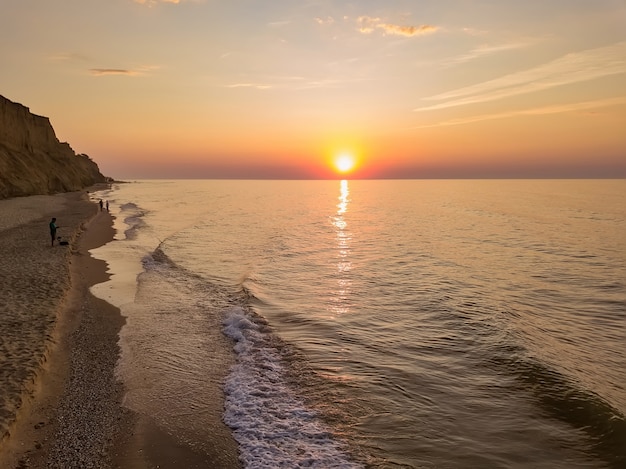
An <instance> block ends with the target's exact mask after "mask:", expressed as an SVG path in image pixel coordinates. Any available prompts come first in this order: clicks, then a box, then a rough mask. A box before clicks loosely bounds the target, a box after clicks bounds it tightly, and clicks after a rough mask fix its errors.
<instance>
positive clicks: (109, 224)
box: [0, 186, 241, 469]
mask: <svg viewBox="0 0 626 469" xmlns="http://www.w3.org/2000/svg"><path fill="white" fill-rule="evenodd" d="M101 189H102V188H101V187H97V186H96V187H92V188H90V191H98V190H101ZM90 198H91V194H88V193H85V192H80V193H69V194H60V195H57V196H34V198H31V199H30V200H26V199H28V198H20V199H9V200H4V201H0V209H3V213H7V214H9V212H10V211H12V212H13V218H15V220H14V221H13V222H7V221H4V223H5V225H8V226H3V225H2V223H3V222H2V221H0V242H2V241H6V240H18V241H20V243H22V244H20V243H18V246H17V248H16V249H14V250H13V251H12V252H13V255H12V256H11V257H12V259H10V261H11V263H19V262H20V261H21V260H22V259H20V257H21V256H20V252H21V251H23V250H24V249H26V250H29V251H34V252H33V253H32V257H31V258H28V259H25V265H26V266H27V267H28V268H27V269H26V271H25V272H21V271H18V272H16V273H15V275H16V276H17V277H19V278H20V279H21V281H22V284H20V286H21V287H22V289H25V291H26V292H27V293H28V294H27V295H25V297H28V298H30V297H31V296H33V299H32V302H33V304H37V305H38V306H39V308H40V309H41V311H42V312H41V316H42V317H43V319H41V318H40V317H39V316H36V317H35V318H34V319H33V318H30V317H28V318H26V319H28V321H24V326H23V327H24V328H26V329H28V330H30V329H29V328H33V327H35V326H36V325H37V324H38V323H39V322H41V321H43V323H44V324H47V327H48V328H47V329H45V330H43V331H41V333H40V335H39V336H37V337H40V340H41V344H40V345H41V347H43V348H42V349H41V350H39V349H37V348H36V347H35V348H34V349H32V350H31V349H30V348H29V347H33V343H34V342H36V340H34V339H32V338H30V340H31V341H30V342H27V339H24V340H23V341H22V343H20V342H18V343H17V344H16V345H15V346H14V348H16V349H19V348H20V347H26V349H27V350H28V351H29V352H30V353H32V354H33V355H34V356H38V355H41V356H40V358H39V359H38V361H37V363H36V365H33V363H29V364H28V366H26V365H25V366H24V367H25V369H26V370H27V373H28V374H30V378H29V379H30V381H28V379H27V380H26V381H27V382H28V383H29V384H28V385H25V386H23V387H22V388H21V389H20V392H21V394H20V395H19V396H18V395H16V393H15V392H13V394H11V395H10V396H9V397H10V398H11V399H13V400H15V401H16V402H18V404H17V407H18V409H17V411H16V412H15V415H14V416H13V420H12V421H10V423H9V425H8V427H7V432H6V434H5V435H4V436H5V437H4V438H2V434H1V433H0V467H3V468H7V469H26V468H29V469H43V468H59V469H61V468H63V469H69V468H84V467H92V468H132V469H135V468H136V469H147V468H154V467H160V468H176V467H188V468H195V467H197V468H204V467H225V468H226V467H232V468H237V467H241V465H240V462H239V461H238V455H237V454H236V453H237V452H236V449H235V450H234V453H233V452H231V451H227V452H226V453H224V451H223V448H220V446H219V445H216V446H213V445H211V446H213V450H211V451H210V453H211V454H205V453H204V452H202V453H198V452H196V451H194V450H193V449H192V448H189V447H188V446H186V445H185V444H183V443H181V442H178V441H177V438H176V436H175V435H170V434H169V433H167V432H166V431H164V430H162V429H161V428H159V426H158V425H157V424H156V423H155V422H154V421H153V420H152V418H151V417H150V416H144V415H139V414H136V413H135V412H133V411H131V410H129V409H127V408H125V407H124V406H123V397H124V386H123V384H122V383H121V382H120V381H118V380H117V378H116V375H115V369H116V365H117V362H118V360H119V357H120V348H119V344H118V342H119V332H120V330H121V328H122V327H123V325H124V324H125V321H126V320H125V318H124V317H123V316H122V314H121V311H120V310H119V309H118V308H117V307H115V306H113V305H111V304H110V303H107V302H106V301H105V300H102V299H100V298H97V297H95V296H94V295H93V294H92V293H91V291H90V287H91V286H92V285H95V284H98V283H102V282H105V281H107V280H108V279H109V278H110V275H109V273H108V270H107V269H108V265H107V263H106V262H105V261H103V260H99V259H96V258H94V257H93V256H92V255H91V254H90V252H89V250H91V249H95V248H97V247H99V246H102V245H104V244H107V243H109V242H111V241H114V239H115V238H114V237H115V230H114V229H113V220H114V218H113V216H111V214H110V213H108V212H106V211H100V210H99V208H98V204H97V202H96V200H90ZM31 205H32V206H33V207H37V210H35V211H34V212H33V213H30V212H29V210H31V208H32V207H31ZM25 206H27V208H26V209H25V208H24V207H25ZM11 207H12V208H11ZM9 208H11V210H9ZM5 209H6V210H5ZM20 213H21V214H24V213H26V214H27V216H26V218H27V219H24V220H23V219H20V215H19V214H20ZM52 216H55V217H57V219H58V220H59V223H60V224H61V226H62V227H63V228H62V231H61V234H62V235H63V237H64V239H68V238H69V246H59V245H58V244H57V245H55V246H54V247H53V248H51V247H50V245H49V237H47V236H48V233H47V223H48V221H49V219H50V217H52ZM9 218H10V217H9ZM11 223H13V225H11ZM42 227H43V228H42ZM68 230H71V235H70V234H69V232H68ZM33 233H37V234H38V236H39V238H38V239H37V243H39V244H41V245H38V247H37V249H34V248H33V247H32V245H33V240H32V239H29V236H34V235H33ZM41 233H43V234H41ZM45 243H47V245H46V244H45ZM52 256H54V257H53V260H54V263H53V264H52V265H50V263H49V262H50V258H51V257H52ZM5 261H6V259H5ZM1 262H2V260H0V263H1ZM0 267H3V266H2V265H0ZM21 277H25V278H21ZM42 278H43V279H44V280H45V281H43V282H41V283H44V284H45V283H46V282H48V281H49V282H50V283H51V285H50V286H49V288H50V291H54V292H55V293H54V295H51V296H52V299H51V301H47V302H46V301H44V302H43V304H42V301H41V297H40V296H38V295H33V290H36V289H37V287H38V284H37V282H38V281H40V279H42ZM1 280H3V278H0V284H1V283H2V282H1ZM14 287H16V286H15V285H8V284H7V285H5V287H4V290H9V289H11V288H14ZM9 291H11V290H9ZM0 293H3V287H2V286H1V285H0ZM47 293H49V291H47ZM8 299H9V302H10V299H11V298H9V297H8ZM14 306H15V308H16V309H19V310H20V311H22V310H26V309H28V307H30V305H23V304H21V303H19V302H18V304H17V305H14ZM0 308H2V305H0ZM2 320H3V318H1V317H0V332H2V331H3V329H6V327H5V326H3V324H2ZM34 325H35V326H34ZM11 340H13V341H16V340H17V339H16V338H11V337H8V339H7V337H0V345H2V346H3V347H2V348H3V349H7V343H9V346H10V342H11ZM0 351H1V350H0ZM2 359H3V357H2V356H0V360H2ZM4 359H5V362H9V361H10V360H11V359H12V356H11V355H10V354H9V355H8V356H7V357H4ZM0 364H2V363H1V362H0ZM9 371H11V370H9ZM4 374H10V373H4ZM0 378H2V376H1V375H0ZM2 384H3V382H2V381H0V389H2V388H3V386H2ZM0 410H2V408H0ZM2 417H3V414H1V413H0V418H2ZM5 420H6V419H5ZM2 423H3V421H2V420H0V424H2ZM220 423H221V422H220ZM216 424H217V422H216ZM2 428H3V426H2V425H0V431H1V430H2Z"/></svg>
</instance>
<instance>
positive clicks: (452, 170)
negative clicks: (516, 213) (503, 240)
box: [0, 0, 626, 179]
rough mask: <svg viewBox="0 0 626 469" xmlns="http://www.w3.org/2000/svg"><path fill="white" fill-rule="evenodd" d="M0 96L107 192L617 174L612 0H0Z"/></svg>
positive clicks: (620, 125)
mask: <svg viewBox="0 0 626 469" xmlns="http://www.w3.org/2000/svg"><path fill="white" fill-rule="evenodd" d="M0 95H2V96H4V97H6V98H8V99H10V100H11V101H15V102H19V103H21V104H23V105H25V106H27V107H28V108H30V110H31V112H33V113H34V114H38V115H43V116H46V117H49V118H50V121H51V123H52V126H53V127H54V129H55V132H56V135H57V137H58V138H59V140H60V141H62V142H68V143H69V144H70V145H71V147H72V148H73V149H74V151H75V152H77V153H86V154H88V155H89V156H90V157H91V158H92V159H93V160H94V161H96V163H97V164H98V166H99V167H100V169H101V171H102V173H103V174H105V175H107V176H110V177H114V178H118V179H125V178H126V179H128V178H270V179H271V178H291V179H301V178H305V179H306V178H337V177H342V178H346V177H350V178H498V177H499V178H515V177H520V178H528V177H531V178H534V177H541V178H550V177H622V178H623V177H626V1H625V0H524V1H519V0H515V1H513V0H436V1H435V0H430V1H426V0H376V1H374V0H360V1H356V0H355V1H341V0H302V1H294V0H272V1H270V0H266V1H260V0H257V1H252V0H227V1H226V0H219V1H218V0H54V1H51V0H0ZM341 155H343V158H344V160H343V161H344V162H345V161H347V160H349V159H352V160H353V161H354V167H353V168H350V169H347V168H344V169H345V170H346V171H349V172H347V173H344V174H342V173H340V172H339V170H338V169H337V168H335V165H334V163H333V162H334V161H335V160H336V159H337V158H339V157H340V156H341ZM346 166H350V165H349V164H348V165H346Z"/></svg>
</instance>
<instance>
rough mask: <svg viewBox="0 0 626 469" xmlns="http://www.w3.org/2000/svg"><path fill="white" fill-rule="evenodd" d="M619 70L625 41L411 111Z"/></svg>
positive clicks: (624, 69)
mask: <svg viewBox="0 0 626 469" xmlns="http://www.w3.org/2000/svg"><path fill="white" fill-rule="evenodd" d="M622 73H626V42H619V43H616V44H612V45H610V46H606V47H600V48H597V49H589V50H585V51H581V52H575V53H571V54H567V55H565V56H563V57H561V58H559V59H556V60H553V61H552V62H548V63H546V64H544V65H540V66H538V67H534V68H531V69H528V70H523V71H521V72H517V73H512V74H509V75H505V76H503V77H500V78H496V79H494V80H489V81H486V82H483V83H479V84H476V85H472V86H467V87H464V88H460V89H457V90H453V91H449V92H447V93H441V94H438V95H435V96H430V97H428V98H425V100H427V101H441V102H440V103H438V104H433V105H430V106H423V107H418V108H416V109H414V111H430V110H435V109H444V108H450V107H456V106H463V105H468V104H476V103H483V102H487V101H494V100H498V99H504V98H508V97H511V96H516V95H520V94H526V93H532V92H535V91H541V90H546V89H549V88H554V87H557V86H563V85H569V84H572V83H578V82H582V81H589V80H594V79H597V78H602V77H606V76H609V75H616V74H622Z"/></svg>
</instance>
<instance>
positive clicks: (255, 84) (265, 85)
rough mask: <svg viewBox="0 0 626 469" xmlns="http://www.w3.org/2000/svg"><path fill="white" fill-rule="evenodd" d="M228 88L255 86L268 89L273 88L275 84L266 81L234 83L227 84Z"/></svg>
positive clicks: (259, 88)
mask: <svg viewBox="0 0 626 469" xmlns="http://www.w3.org/2000/svg"><path fill="white" fill-rule="evenodd" d="M226 88H255V89H257V90H268V89H270V88H273V86H272V85H269V84H265V83H233V84H231V85H226Z"/></svg>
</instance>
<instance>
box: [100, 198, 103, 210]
mask: <svg viewBox="0 0 626 469" xmlns="http://www.w3.org/2000/svg"><path fill="white" fill-rule="evenodd" d="M102 210H103V206H102V199H100V211H101V212H102Z"/></svg>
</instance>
